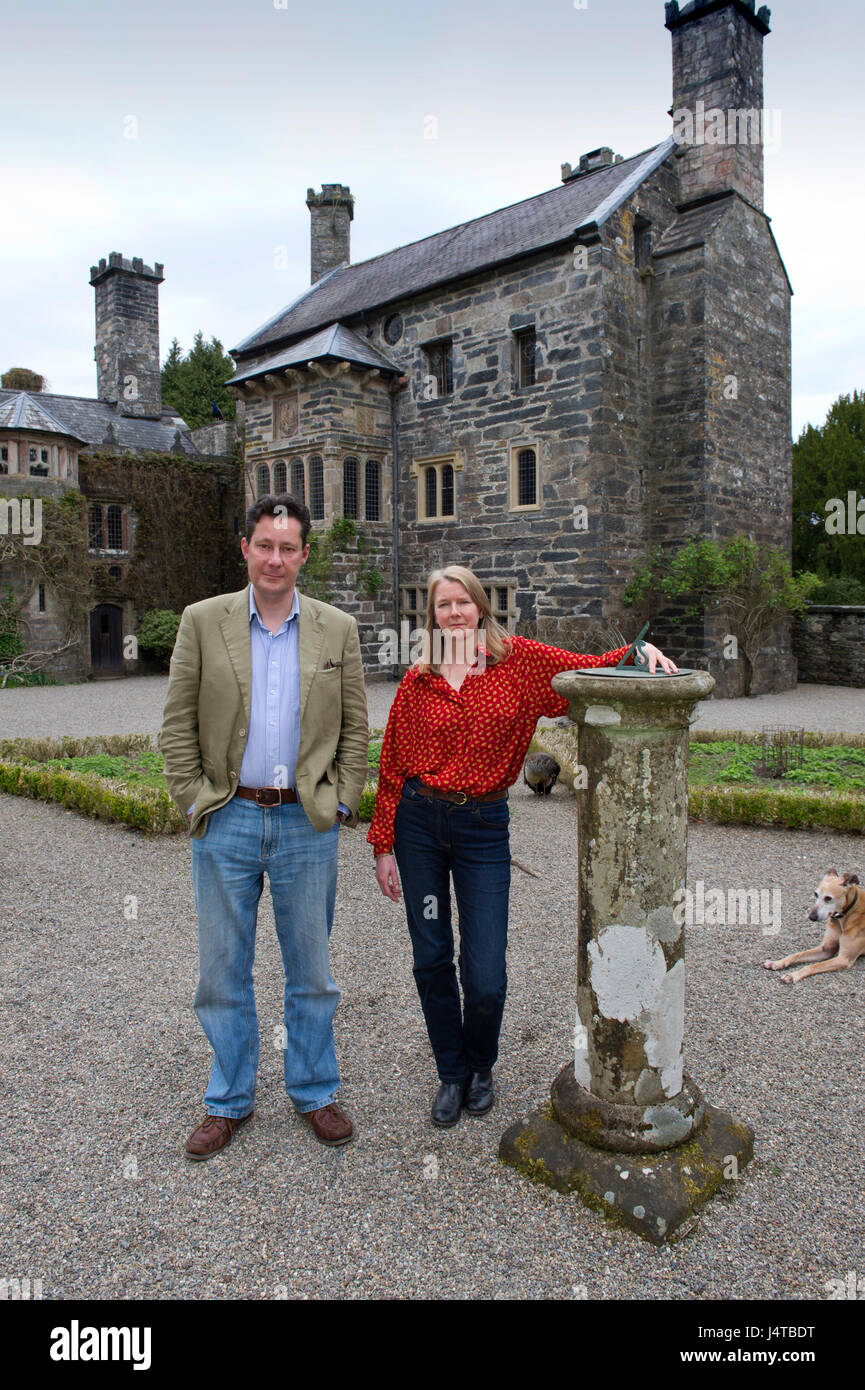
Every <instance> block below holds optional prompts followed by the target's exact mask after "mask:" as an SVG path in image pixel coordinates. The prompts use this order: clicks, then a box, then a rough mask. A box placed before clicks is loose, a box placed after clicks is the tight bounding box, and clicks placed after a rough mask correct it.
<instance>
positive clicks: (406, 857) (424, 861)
mask: <svg viewBox="0 0 865 1390" xmlns="http://www.w3.org/2000/svg"><path fill="white" fill-rule="evenodd" d="M417 786H418V782H417V779H416V778H411V779H410V780H409V781H407V782H406V783H405V785H404V787H403V792H402V798H401V800H400V803H399V806H398V807H397V813H396V826H395V830H394V857H395V858H396V862H397V865H398V867H399V873H400V879H401V881H402V891H403V899H404V901H405V908H406V915H407V917H408V929H409V932H410V933H411V940H412V947H413V950H414V977H415V982H416V984H417V989H418V994H419V995H420V1002H421V1008H422V1009H423V1014H424V1018H425V1020H426V1026H427V1032H428V1033H429V1040H430V1043H431V1045H432V1050H433V1053H434V1054H435V1059H436V1065H437V1067H438V1074H439V1079H440V1080H441V1081H445V1082H460V1081H463V1080H464V1079H465V1078H466V1077H467V1076H468V1075H469V1073H470V1072H473V1071H489V1070H490V1069H491V1068H492V1067H493V1066H494V1064H495V1061H496V1058H497V1056H498V1042H499V1030H500V1029H501V1023H502V1013H503V1011H504V1006H505V994H506V993H507V983H508V981H507V975H506V973H505V950H506V947H507V941H508V893H509V889H510V882H511V855H510V843H509V837H508V823H509V821H510V815H509V812H508V802H507V798H506V797H503V798H502V799H501V801H474V800H469V801H467V802H466V803H465V804H464V805H458V804H456V803H455V802H450V801H441V800H439V799H438V798H437V797H428V796H423V795H421V793H420V792H419V791H418V790H417ZM451 875H453V884H454V893H455V895H456V900H457V908H458V910H459V930H460V952H459V971H460V982H461V984H462V988H463V999H464V1004H463V1007H462V1008H461V1007H460V992H459V986H458V985H457V977H456V969H455V967H454V937H453V928H452V926H451V894H450V877H451Z"/></svg>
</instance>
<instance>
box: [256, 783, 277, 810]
mask: <svg viewBox="0 0 865 1390" xmlns="http://www.w3.org/2000/svg"><path fill="white" fill-rule="evenodd" d="M262 792H263V793H264V794H265V796H267V797H269V798H270V800H268V801H262V799H261V795H262ZM274 797H275V798H276V800H273V798H274ZM281 801H282V792H281V791H280V790H279V787H256V789H255V804H256V806H264V807H267V806H279V804H280V802H281Z"/></svg>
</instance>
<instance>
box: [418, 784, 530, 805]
mask: <svg viewBox="0 0 865 1390" xmlns="http://www.w3.org/2000/svg"><path fill="white" fill-rule="evenodd" d="M415 786H416V789H417V790H418V791H419V792H420V794H421V796H434V797H436V798H437V799H438V800H439V801H452V802H453V803H454V804H455V805H456V806H465V804H466V802H467V801H501V800H503V798H504V797H506V796H507V794H508V789H507V787H501V788H500V789H499V791H497V792H444V791H442V790H441V788H439V787H428V786H427V784H426V782H421V781H420V780H419V779H416V781H415Z"/></svg>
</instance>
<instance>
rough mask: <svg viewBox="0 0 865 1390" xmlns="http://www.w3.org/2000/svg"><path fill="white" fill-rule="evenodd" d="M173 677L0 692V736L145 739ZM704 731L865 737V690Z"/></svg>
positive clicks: (704, 722) (792, 695) (720, 708)
mask: <svg viewBox="0 0 865 1390" xmlns="http://www.w3.org/2000/svg"><path fill="white" fill-rule="evenodd" d="M167 690H168V677H167V676H131V677H130V678H129V679H128V680H116V681H99V682H88V683H85V684H82V685H46V686H34V687H32V688H29V689H27V688H23V689H19V690H3V691H0V738H27V737H32V736H35V735H41V736H43V737H46V738H49V737H56V736H58V735H61V734H71V735H73V736H74V737H76V738H83V737H84V736H85V735H86V734H138V733H152V734H156V733H158V731H159V726H160V724H161V723H162V707H163V705H164V704H165V694H166V691H167ZM395 692H396V683H395V682H394V681H389V680H386V681H374V682H371V683H370V684H369V685H368V686H367V698H368V703H369V722H370V725H371V726H372V727H373V728H383V727H384V725H385V724H386V723H387V716H388V711H389V710H390V706H391V702H392V700H393V697H394V694H395ZM697 715H698V718H697V725H698V727H700V728H702V729H760V728H762V726H763V725H764V724H797V725H801V726H802V727H803V728H805V729H833V730H835V729H837V730H839V731H844V732H846V733H865V690H857V689H854V688H852V687H850V686H845V685H797V686H796V688H795V689H794V690H785V691H782V692H781V694H779V695H757V696H755V697H754V698H753V699H746V700H704V701H703V703H702V704H701V705H698V707H697Z"/></svg>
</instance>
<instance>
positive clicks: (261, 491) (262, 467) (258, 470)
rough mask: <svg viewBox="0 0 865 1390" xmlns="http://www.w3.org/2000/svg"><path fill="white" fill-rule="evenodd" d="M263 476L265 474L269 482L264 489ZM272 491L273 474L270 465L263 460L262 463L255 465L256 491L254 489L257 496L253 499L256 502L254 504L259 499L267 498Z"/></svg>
mask: <svg viewBox="0 0 865 1390" xmlns="http://www.w3.org/2000/svg"><path fill="white" fill-rule="evenodd" d="M262 474H264V475H265V477H266V478H267V482H266V483H265V484H264V486H263V487H262ZM270 490H271V472H270V464H269V463H268V462H267V460H266V459H262V460H261V462H260V463H257V464H256V465H255V489H254V492H255V495H254V497H253V501H254V502H257V501H258V499H259V497H267V495H268V493H269V492H270Z"/></svg>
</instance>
